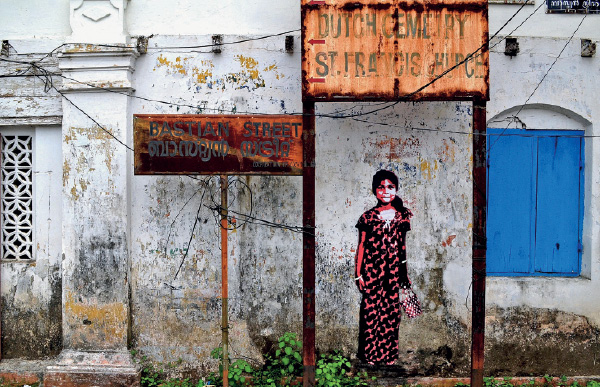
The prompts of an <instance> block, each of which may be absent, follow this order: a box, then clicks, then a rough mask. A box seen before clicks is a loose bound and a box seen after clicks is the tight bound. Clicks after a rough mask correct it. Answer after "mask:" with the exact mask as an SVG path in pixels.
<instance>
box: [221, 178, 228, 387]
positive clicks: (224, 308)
mask: <svg viewBox="0 0 600 387" xmlns="http://www.w3.org/2000/svg"><path fill="white" fill-rule="evenodd" d="M227 189H228V181H227V176H226V175H221V332H222V334H221V335H222V341H223V387H228V386H229V316H228V308H229V306H228V304H229V303H228V301H229V298H228V297H229V296H228V288H227V287H228V283H227V275H228V269H227Z"/></svg>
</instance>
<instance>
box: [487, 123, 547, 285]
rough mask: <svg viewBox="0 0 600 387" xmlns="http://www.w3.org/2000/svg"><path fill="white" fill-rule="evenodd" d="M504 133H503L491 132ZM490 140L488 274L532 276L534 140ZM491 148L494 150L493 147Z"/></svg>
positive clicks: (505, 136) (508, 134)
mask: <svg viewBox="0 0 600 387" xmlns="http://www.w3.org/2000/svg"><path fill="white" fill-rule="evenodd" d="M489 132H490V133H501V130H493V129H490V130H489ZM513 133H514V131H512V130H507V131H505V132H504V133H503V135H502V136H497V135H495V136H488V149H490V152H489V154H488V217H487V240H488V255H487V257H488V259H487V268H488V272H490V273H496V274H505V275H511V274H512V275H515V274H518V273H529V272H530V271H531V268H530V256H531V250H532V247H533V243H534V236H535V234H534V233H535V229H534V227H533V222H532V221H531V216H532V214H533V212H534V208H535V178H534V176H532V174H531V171H532V170H533V169H534V163H535V151H536V148H535V139H534V138H532V137H529V138H527V137H519V136H511V134H513ZM490 145H491V147H490Z"/></svg>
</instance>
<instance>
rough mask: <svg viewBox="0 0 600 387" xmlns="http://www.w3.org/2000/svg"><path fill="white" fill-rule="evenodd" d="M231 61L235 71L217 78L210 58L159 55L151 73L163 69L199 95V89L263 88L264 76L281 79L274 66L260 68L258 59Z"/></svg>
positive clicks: (250, 89)
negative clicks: (171, 57) (184, 80)
mask: <svg viewBox="0 0 600 387" xmlns="http://www.w3.org/2000/svg"><path fill="white" fill-rule="evenodd" d="M234 58H235V62H236V63H237V65H238V69H237V70H233V71H229V72H224V73H222V74H220V75H219V74H216V73H215V64H214V60H212V59H207V60H198V59H197V58H195V57H183V58H182V57H180V56H177V57H176V58H174V59H170V57H167V56H165V55H162V54H161V55H159V56H158V57H157V58H156V66H155V67H154V69H153V71H156V70H157V69H163V68H164V69H165V71H166V74H167V75H172V76H176V77H188V79H189V80H191V81H192V84H193V85H192V86H194V87H193V89H194V91H195V92H200V90H202V89H217V90H225V89H226V88H232V89H238V90H239V89H247V90H249V91H252V90H255V89H257V88H261V87H266V78H265V77H266V75H272V76H274V78H275V79H276V80H279V79H281V78H282V77H283V74H281V73H280V72H279V69H278V66H277V64H276V63H272V64H270V65H266V66H264V65H263V66H261V64H260V62H259V60H257V59H255V58H253V57H250V56H244V55H241V54H240V55H235V57H234ZM261 68H262V69H261Z"/></svg>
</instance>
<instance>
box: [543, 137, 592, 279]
mask: <svg viewBox="0 0 600 387" xmlns="http://www.w3.org/2000/svg"><path fill="white" fill-rule="evenodd" d="M581 143H582V140H581V139H580V138H569V137H540V138H539V139H538V163H537V217H536V243H535V262H534V268H535V271H536V272H541V273H556V274H558V273H562V274H579V261H580V260H579V246H578V245H579V236H580V230H579V228H580V219H579V216H580V197H581V195H580V186H581V187H582V188H583V184H580V183H581V182H580V175H581V174H580V158H581Z"/></svg>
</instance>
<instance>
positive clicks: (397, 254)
mask: <svg viewBox="0 0 600 387" xmlns="http://www.w3.org/2000/svg"><path fill="white" fill-rule="evenodd" d="M411 216H412V213H411V212H410V211H409V210H408V209H406V208H404V209H403V211H396V215H395V216H394V218H393V219H391V220H388V221H386V220H383V219H382V218H381V217H380V215H379V211H378V210H377V209H376V208H372V209H370V210H368V211H366V212H365V213H364V214H362V216H361V217H360V219H359V220H358V223H357V224H356V228H358V230H359V232H365V238H364V241H363V248H364V253H363V262H362V265H361V268H360V269H361V272H360V273H359V274H360V275H361V276H362V278H363V280H364V283H365V286H364V288H363V291H362V302H361V305H360V325H359V337H358V357H359V358H360V359H362V360H363V361H366V362H368V363H372V364H391V363H393V362H394V361H396V360H397V359H398V326H399V324H400V294H399V293H400V289H401V288H410V280H409V279H408V276H407V273H406V246H405V241H406V232H407V231H409V230H410V217H411Z"/></svg>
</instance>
